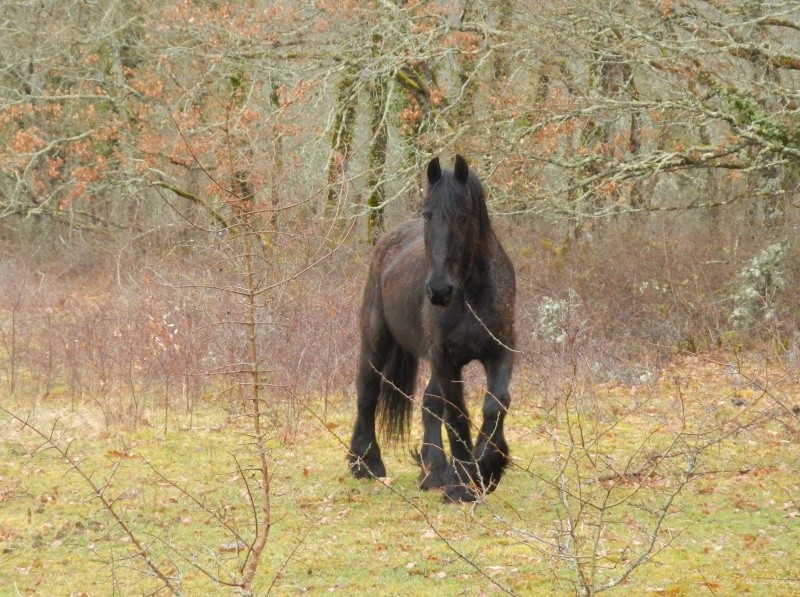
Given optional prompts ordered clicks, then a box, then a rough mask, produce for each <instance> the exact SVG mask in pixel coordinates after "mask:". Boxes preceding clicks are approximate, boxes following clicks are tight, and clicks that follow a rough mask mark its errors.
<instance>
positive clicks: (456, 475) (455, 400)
mask: <svg viewBox="0 0 800 597" xmlns="http://www.w3.org/2000/svg"><path fill="white" fill-rule="evenodd" d="M438 377H439V381H440V384H441V387H442V389H443V392H442V395H443V396H444V408H445V417H444V424H445V428H446V429H447V437H448V439H449V440H450V455H451V458H450V465H449V466H448V468H447V473H446V477H445V484H444V494H445V499H447V500H448V501H451V502H473V501H475V500H476V499H477V498H478V492H477V491H476V488H477V481H478V476H479V472H478V468H477V464H476V461H475V456H474V455H473V451H472V431H471V428H470V420H469V411H468V410H467V405H466V402H465V400H464V383H463V381H462V379H461V370H460V369H458V368H442V369H441V370H440V371H439V375H438ZM445 380H446V381H445Z"/></svg>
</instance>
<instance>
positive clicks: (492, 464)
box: [475, 349, 514, 492]
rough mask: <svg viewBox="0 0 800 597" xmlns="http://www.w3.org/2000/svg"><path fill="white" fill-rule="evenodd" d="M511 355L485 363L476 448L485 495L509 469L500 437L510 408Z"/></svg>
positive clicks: (512, 358)
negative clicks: (482, 397) (483, 394)
mask: <svg viewBox="0 0 800 597" xmlns="http://www.w3.org/2000/svg"><path fill="white" fill-rule="evenodd" d="M513 365H514V355H513V353H512V352H511V351H509V350H506V349H503V351H502V353H500V355H499V356H498V357H496V358H494V359H490V360H487V361H486V362H485V363H484V367H485V369H486V383H487V390H488V391H487V392H486V395H485V396H484V399H483V424H482V425H481V430H480V434H479V435H478V440H477V445H476V446H475V458H476V459H477V461H478V469H479V472H480V484H481V485H482V486H483V487H484V488H485V490H486V491H487V492H491V491H494V489H495V488H496V487H497V484H498V483H500V478H501V477H502V476H503V472H504V471H505V468H506V466H507V465H508V444H507V443H506V438H505V436H504V435H503V423H504V421H505V418H506V413H507V412H508V408H509V406H510V405H511V396H510V395H509V392H508V385H509V382H510V380H511V370H512V368H513Z"/></svg>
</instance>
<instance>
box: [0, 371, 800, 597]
mask: <svg viewBox="0 0 800 597" xmlns="http://www.w3.org/2000/svg"><path fill="white" fill-rule="evenodd" d="M478 389H479V388H478ZM478 389H475V391H471V393H470V395H471V396H472V402H471V404H472V408H473V411H474V412H477V413H479V412H480V408H479V404H478V403H477V401H476V400H477V397H478V395H479V392H478V391H477V390H478ZM798 396H800V387H798V385H797V384H796V380H795V379H794V378H792V377H787V376H785V375H782V374H781V373H780V372H778V371H775V370H773V369H772V368H771V367H770V366H768V365H765V364H763V363H761V364H752V365H750V366H748V367H744V366H741V367H740V366H736V365H735V364H734V363H733V359H731V358H721V357H720V358H717V359H703V358H699V357H691V358H686V359H683V360H680V361H677V362H676V363H675V364H674V365H672V366H670V367H668V368H667V369H665V370H663V371H662V372H661V373H660V374H659V375H658V377H657V378H656V379H653V380H644V381H643V383H639V384H638V385H620V384H615V383H606V384H602V383H598V382H594V381H585V382H581V381H579V380H577V379H576V378H573V379H566V378H565V380H564V381H563V383H561V384H557V387H555V388H554V389H553V391H552V392H548V393H546V394H537V391H536V389H535V385H531V386H530V387H529V388H528V389H525V388H523V387H520V388H517V389H516V393H515V396H514V398H515V401H514V404H513V410H512V413H511V414H510V415H509V419H508V422H507V435H508V438H509V443H510V445H511V448H512V451H513V465H512V467H511V468H510V470H509V472H508V474H507V476H506V477H505V478H504V480H503V482H502V483H501V485H500V487H499V488H498V490H497V491H496V492H495V493H493V494H491V495H489V496H488V497H486V499H485V500H484V501H482V502H479V503H477V504H470V505H460V506H454V505H448V504H444V503H443V502H442V498H441V494H439V493H438V492H429V493H423V492H420V491H418V490H417V489H416V479H417V474H418V471H417V469H416V467H415V465H414V464H413V463H412V461H411V458H410V457H409V455H408V454H409V448H410V447H414V445H415V442H418V441H419V437H420V429H419V427H418V423H415V427H414V429H413V430H412V436H411V439H410V441H409V442H408V443H400V444H397V445H395V446H393V447H387V448H386V449H385V457H386V463H387V468H388V470H389V475H390V477H389V478H387V479H383V480H380V481H356V480H354V479H352V478H351V477H350V476H349V474H348V472H347V467H346V463H345V451H346V445H347V442H348V439H349V431H350V425H351V419H352V410H353V405H352V404H351V402H350V400H349V399H345V398H340V399H337V400H329V401H328V403H327V405H326V407H325V409H323V404H322V402H321V401H320V402H319V403H317V402H315V403H312V404H306V405H304V408H302V409H299V413H300V414H298V415H297V416H296V417H295V418H293V419H291V420H288V419H287V420H282V421H276V424H275V427H274V433H273V437H272V439H271V441H270V446H271V451H270V453H269V463H270V468H271V483H270V495H271V517H272V521H273V524H272V527H271V531H270V535H269V542H268V545H267V549H266V551H265V555H264V558H263V559H262V561H261V563H260V566H259V574H258V581H257V583H256V587H255V589H256V592H257V593H258V594H266V593H269V592H272V593H274V594H279V595H284V594H303V593H308V594H317V593H326V594H327V593H331V594H344V595H362V594H371V595H417V594H418V595H430V594H438V595H490V594H520V595H535V594H565V595H566V594H575V592H576V587H577V586H579V585H584V586H589V585H591V586H594V587H601V586H603V585H605V584H607V583H608V582H609V581H614V580H615V579H616V580H618V579H620V578H621V577H622V576H623V575H625V573H626V571H627V570H629V569H630V568H631V565H632V564H634V563H636V562H637V561H639V560H640V558H642V559H641V562H642V563H641V565H640V566H638V567H635V569H633V571H632V573H631V574H630V575H629V576H626V577H625V579H624V580H623V581H622V582H621V583H620V584H619V585H618V586H616V587H614V588H612V589H611V590H610V591H609V594H611V595H642V594H655V595H740V594H748V595H754V596H755V595H776V596H777V595H791V594H800V572H798V570H800V567H798V564H797V562H798V558H800V476H799V475H798V472H800V435H799V434H798V428H799V427H800V420H798V416H797V413H798V408H797V405H798V403H800V399H798ZM2 406H3V407H4V408H5V409H8V411H11V412H14V413H15V414H17V415H18V416H20V417H23V418H25V419H26V420H27V421H29V423H30V424H31V425H33V426H35V427H36V428H38V429H39V430H41V431H44V432H45V433H46V434H48V435H50V434H51V433H52V437H53V439H54V440H55V443H57V444H58V445H60V446H62V448H65V447H66V446H67V445H68V444H69V445H70V448H69V452H68V454H69V455H70V456H71V457H73V458H75V459H76V460H77V461H79V466H80V468H81V470H82V471H84V472H86V473H87V474H90V475H91V478H92V479H93V481H94V482H95V483H96V485H97V486H98V487H101V488H102V489H103V492H104V495H105V496H106V497H107V498H110V499H113V507H114V509H115V511H116V512H117V513H118V515H119V517H120V519H121V520H122V521H124V522H125V524H126V525H128V527H129V528H130V529H131V531H132V532H133V533H134V534H135V535H136V536H137V537H138V538H139V540H140V541H141V543H142V544H143V545H144V546H145V548H146V550H147V552H148V556H149V557H150V558H152V560H153V561H154V562H155V563H156V564H157V565H158V566H159V567H160V568H161V569H162V570H164V571H165V572H167V573H169V574H171V575H172V577H173V579H174V581H175V583H176V585H178V586H180V587H181V588H182V589H183V590H184V592H185V594H187V595H209V594H230V593H232V592H233V589H232V588H231V587H228V586H225V585H224V584H221V583H220V582H219V581H223V582H225V581H226V580H230V579H231V578H233V576H234V575H233V574H232V573H233V572H235V570H236V567H237V565H238V563H239V562H240V561H241V556H242V554H241V550H242V548H243V546H242V545H241V544H239V543H238V542H237V541H236V540H235V534H236V533H240V534H241V536H242V537H243V538H245V539H246V538H247V537H248V536H249V532H250V531H249V528H250V527H249V526H248V525H249V524H250V522H251V520H252V512H251V509H250V507H249V505H248V501H247V499H246V498H247V492H246V490H245V487H244V484H243V483H242V474H241V473H240V472H238V471H237V465H236V461H235V460H234V457H236V460H238V463H239V467H241V469H242V471H244V472H243V474H244V476H246V477H248V478H250V477H252V478H251V486H253V487H254V486H255V485H253V484H254V483H255V482H256V481H255V477H256V475H255V473H251V472H250V470H249V468H248V467H249V466H250V463H252V462H254V454H253V449H252V446H251V443H250V440H249V436H248V430H249V420H248V418H247V417H246V416H239V414H241V413H238V414H237V411H236V409H234V410H232V409H231V408H228V407H226V405H222V404H219V403H214V402H209V403H206V404H204V405H202V406H199V407H198V408H197V409H196V412H194V413H193V415H192V416H191V417H189V415H186V414H175V413H170V417H171V418H170V420H169V421H168V425H167V429H166V432H165V430H164V425H163V421H162V420H161V419H159V417H160V416H161V415H160V414H159V411H158V410H157V409H154V410H153V411H152V412H151V413H150V414H149V417H146V418H145V419H146V420H147V419H148V418H149V421H150V423H149V424H147V423H144V424H140V425H139V426H137V428H136V429H130V428H124V427H114V426H111V427H108V426H106V425H105V424H103V423H102V422H101V417H100V416H99V415H98V414H97V413H96V412H94V410H93V408H92V407H91V406H90V405H86V404H80V403H78V404H76V405H73V408H70V406H69V405H68V404H63V403H61V401H59V400H58V399H56V398H52V397H50V398H48V399H47V400H43V399H34V398H32V397H29V396H27V397H26V396H19V397H16V398H13V399H9V398H6V399H4V401H3V405H2ZM228 406H229V405H228ZM416 418H417V419H418V417H416ZM49 447H50V446H49V444H48V443H47V442H43V440H42V439H41V438H40V437H37V435H36V434H35V433H33V432H32V431H31V429H29V428H27V427H25V426H24V425H23V424H22V423H20V421H19V420H14V419H13V418H11V417H10V416H9V414H8V412H5V413H4V414H3V416H2V426H1V427H0V511H1V512H2V516H1V517H0V579H2V582H0V594H1V595H109V594H121V595H131V594H150V593H151V592H152V591H154V590H156V589H158V588H159V586H160V584H159V582H158V581H157V580H156V579H154V578H153V577H152V576H151V575H150V574H148V571H147V569H146V567H145V566H144V564H143V561H142V558H141V557H139V555H138V554H137V553H136V550H135V549H133V548H132V545H131V541H130V538H129V536H128V535H126V534H125V533H124V532H122V530H121V527H120V524H119V522H118V521H116V520H114V519H113V518H112V517H111V516H110V515H109V512H108V511H107V509H106V508H104V507H102V505H101V503H100V501H99V500H98V499H97V497H96V496H95V495H93V492H92V490H91V488H90V487H89V485H88V484H87V483H86V481H85V480H83V479H82V478H81V477H80V475H79V474H78V473H77V472H76V471H75V470H72V468H71V466H70V465H69V464H68V463H67V462H65V460H64V459H63V458H62V457H60V456H59V455H58V454H57V453H56V452H55V451H54V450H53V449H48V448H49ZM645 560H647V561H645Z"/></svg>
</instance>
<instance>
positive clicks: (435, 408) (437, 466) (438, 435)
mask: <svg viewBox="0 0 800 597" xmlns="http://www.w3.org/2000/svg"><path fill="white" fill-rule="evenodd" d="M443 420H444V398H443V396H442V390H441V388H440V387H439V384H438V383H437V382H436V378H435V377H432V378H431V380H430V382H428V387H426V388H425V394H424V396H423V398H422V427H423V435H422V449H421V450H420V452H419V454H418V455H417V456H416V459H417V462H418V463H419V465H420V468H422V471H421V472H420V477H419V486H420V488H421V489H437V488H439V487H442V486H443V485H444V484H445V472H446V471H447V458H446V457H445V454H444V446H443V445H442V422H443Z"/></svg>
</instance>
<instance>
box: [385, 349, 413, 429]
mask: <svg viewBox="0 0 800 597" xmlns="http://www.w3.org/2000/svg"><path fill="white" fill-rule="evenodd" d="M418 363H419V361H418V360H417V358H416V357H415V356H414V355H412V354H411V353H410V352H406V351H404V350H403V349H402V348H400V346H399V345H397V344H394V345H393V346H392V348H391V350H390V351H389V358H388V359H387V360H386V364H385V365H384V366H383V371H382V372H381V374H382V377H383V379H382V381H381V395H380V398H379V399H378V421H379V425H380V429H381V432H382V433H383V434H384V435H385V436H386V437H387V438H389V439H393V438H401V439H402V438H404V437H406V436H407V435H408V430H409V427H410V426H411V413H412V412H413V410H414V401H413V394H414V386H415V384H416V382H417V365H418Z"/></svg>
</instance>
